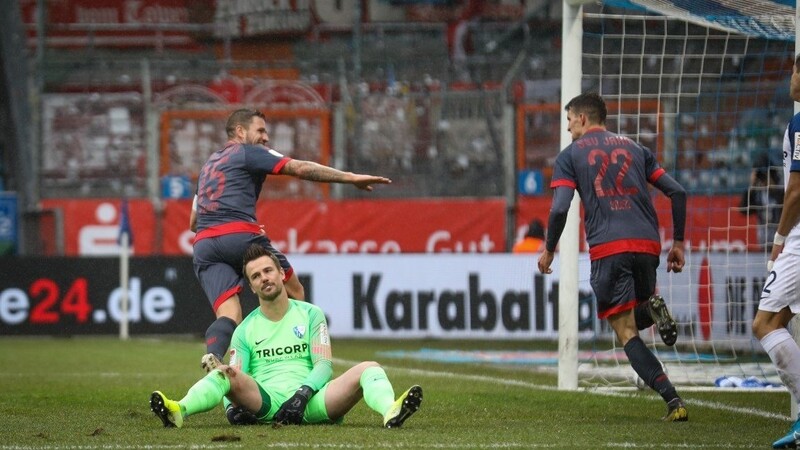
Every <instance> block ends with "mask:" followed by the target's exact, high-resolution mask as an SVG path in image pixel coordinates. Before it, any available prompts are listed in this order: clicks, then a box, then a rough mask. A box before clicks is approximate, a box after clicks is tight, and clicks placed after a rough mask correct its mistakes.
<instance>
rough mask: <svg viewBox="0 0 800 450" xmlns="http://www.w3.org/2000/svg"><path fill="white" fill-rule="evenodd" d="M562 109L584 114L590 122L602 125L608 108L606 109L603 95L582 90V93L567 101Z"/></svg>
mask: <svg viewBox="0 0 800 450" xmlns="http://www.w3.org/2000/svg"><path fill="white" fill-rule="evenodd" d="M564 109H565V110H566V111H567V112H569V110H570V109H571V110H572V111H573V112H576V113H579V114H585V115H586V117H588V118H589V121H590V122H592V123H597V124H600V125H604V124H605V123H606V116H607V115H608V110H607V109H606V102H605V101H604V100H603V97H600V95H599V94H597V93H594V92H584V93H583V94H581V95H579V96H577V97H575V98H573V99H572V100H570V101H569V103H567V106H566V107H564Z"/></svg>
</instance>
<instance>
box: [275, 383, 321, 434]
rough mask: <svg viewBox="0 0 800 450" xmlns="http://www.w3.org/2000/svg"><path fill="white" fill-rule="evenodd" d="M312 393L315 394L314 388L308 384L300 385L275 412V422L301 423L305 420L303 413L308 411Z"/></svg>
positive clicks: (285, 423) (286, 423)
mask: <svg viewBox="0 0 800 450" xmlns="http://www.w3.org/2000/svg"><path fill="white" fill-rule="evenodd" d="M312 395H314V390H313V389H311V388H310V387H308V386H306V385H303V386H300V389H298V390H297V391H296V392H295V393H294V395H293V396H291V398H289V400H286V401H285V402H283V404H282V405H281V407H280V409H279V410H278V412H276V413H275V417H274V418H273V420H274V421H275V423H279V424H282V425H300V423H301V422H302V421H303V413H304V412H305V411H306V405H307V404H308V400H309V399H311V396H312Z"/></svg>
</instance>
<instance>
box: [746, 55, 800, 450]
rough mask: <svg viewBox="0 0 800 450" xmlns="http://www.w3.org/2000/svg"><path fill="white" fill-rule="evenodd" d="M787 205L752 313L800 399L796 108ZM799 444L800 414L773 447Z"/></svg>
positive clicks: (798, 78) (795, 70)
mask: <svg viewBox="0 0 800 450" xmlns="http://www.w3.org/2000/svg"><path fill="white" fill-rule="evenodd" d="M789 95H790V96H791V98H792V100H794V101H796V102H800V55H798V56H797V57H796V59H795V61H794V66H792V77H791V81H790V82H789ZM783 180H784V185H785V187H786V189H785V191H784V192H785V194H784V197H783V211H782V212H781V219H780V222H778V230H777V231H776V232H775V237H774V240H773V244H774V245H773V246H772V254H771V255H770V260H769V262H768V263H767V267H768V270H769V275H767V280H766V283H764V288H763V289H762V291H761V299H760V300H759V303H758V311H756V316H755V318H754V319H753V335H754V336H755V337H756V338H758V339H759V340H760V341H761V346H762V347H764V350H765V351H766V352H767V354H768V355H769V358H770V359H771V360H772V362H773V363H774V364H775V366H776V367H777V369H778V375H779V376H780V378H781V381H783V384H784V386H786V388H787V389H788V390H789V392H790V393H791V394H792V396H793V397H794V400H795V401H800V347H799V346H798V345H797V342H796V341H795V340H794V339H793V338H792V335H791V334H790V333H789V330H788V329H787V328H786V326H787V325H788V324H789V321H791V320H792V318H793V317H794V316H795V315H796V314H797V313H798V312H800V297H798V288H800V227H798V226H797V225H798V222H800V114H795V115H794V117H792V120H791V121H790V122H789V124H788V126H787V127H786V131H785V132H784V135H783ZM798 446H800V419H798V420H797V421H796V422H795V423H794V424H793V425H792V427H791V428H790V429H789V432H788V433H786V435H785V436H783V437H782V438H780V439H778V440H777V441H775V442H773V443H772V448H797V447H798Z"/></svg>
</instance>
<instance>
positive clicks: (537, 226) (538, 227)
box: [525, 219, 544, 239]
mask: <svg viewBox="0 0 800 450" xmlns="http://www.w3.org/2000/svg"><path fill="white" fill-rule="evenodd" d="M525 236H527V237H532V238H539V239H544V224H543V223H542V221H541V220H539V219H533V220H531V223H530V224H528V232H527V233H525Z"/></svg>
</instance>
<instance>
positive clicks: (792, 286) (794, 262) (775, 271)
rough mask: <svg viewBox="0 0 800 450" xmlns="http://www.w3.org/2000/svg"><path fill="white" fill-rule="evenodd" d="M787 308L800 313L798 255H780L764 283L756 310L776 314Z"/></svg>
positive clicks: (799, 268)
mask: <svg viewBox="0 0 800 450" xmlns="http://www.w3.org/2000/svg"><path fill="white" fill-rule="evenodd" d="M787 306H788V307H789V309H790V310H791V311H792V313H794V314H798V313H800V255H794V254H791V253H781V254H780V255H779V256H778V259H777V260H776V261H775V265H774V266H772V272H770V273H769V275H767V281H766V282H764V288H763V289H762V290H761V299H760V300H759V302H758V309H760V310H762V311H768V312H774V313H776V312H779V311H780V310H782V309H783V308H786V307H787Z"/></svg>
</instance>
